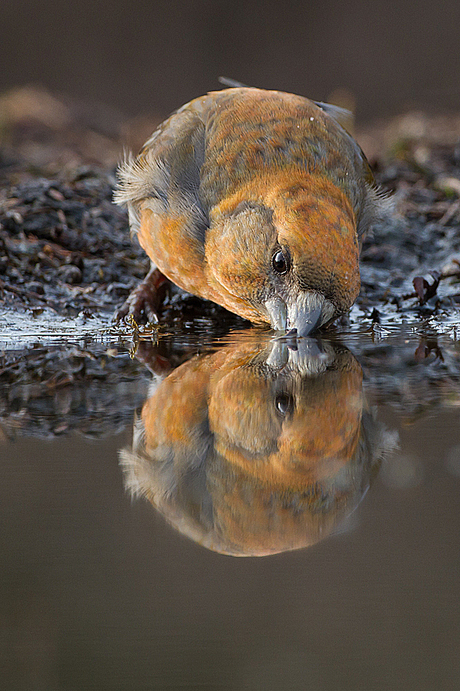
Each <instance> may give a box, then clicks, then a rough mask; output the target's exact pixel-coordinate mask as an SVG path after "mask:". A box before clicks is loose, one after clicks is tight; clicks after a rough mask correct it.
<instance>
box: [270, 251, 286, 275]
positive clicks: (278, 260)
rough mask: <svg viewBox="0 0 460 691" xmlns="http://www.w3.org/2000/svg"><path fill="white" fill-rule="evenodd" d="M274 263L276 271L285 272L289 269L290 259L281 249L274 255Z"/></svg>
mask: <svg viewBox="0 0 460 691" xmlns="http://www.w3.org/2000/svg"><path fill="white" fill-rule="evenodd" d="M272 264H273V268H274V269H275V271H276V272H277V273H279V274H285V273H286V272H287V271H288V270H289V259H288V257H287V256H286V255H285V254H284V252H282V251H281V250H278V251H277V252H275V254H274V255H273V259H272Z"/></svg>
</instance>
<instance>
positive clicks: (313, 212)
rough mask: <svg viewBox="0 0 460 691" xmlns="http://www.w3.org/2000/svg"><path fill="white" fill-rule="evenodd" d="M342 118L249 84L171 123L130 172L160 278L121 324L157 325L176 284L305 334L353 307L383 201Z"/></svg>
mask: <svg viewBox="0 0 460 691" xmlns="http://www.w3.org/2000/svg"><path fill="white" fill-rule="evenodd" d="M340 112H341V109H338V108H335V107H334V106H329V105H326V104H322V103H314V102H313V101H310V100H308V99H307V98H303V97H302V96H296V95H294V94H288V93H283V92H281V91H265V90H262V89H255V88H249V87H241V88H231V89H224V90H222V91H216V92H211V93H209V94H207V95H205V96H202V97H201V98H197V99H195V100H193V101H191V102H190V103H187V104H186V105H184V106H183V107H182V108H180V109H179V110H178V111H176V112H175V113H174V114H173V115H171V117H170V118H169V119H168V120H166V121H165V122H164V123H163V124H162V125H160V127H159V128H158V129H157V130H156V131H155V132H154V133H153V135H152V136H151V137H150V139H149V140H148V141H147V142H146V144H145V145H144V148H143V149H142V151H141V153H140V154H139V155H138V157H137V158H135V159H133V158H129V159H128V160H127V161H125V163H124V164H123V165H122V166H121V167H120V169H119V174H118V175H119V177H118V180H119V183H118V188H117V190H116V192H115V201H116V202H117V203H119V204H124V205H126V206H127V207H128V212H129V220H130V226H131V229H132V231H134V232H135V233H137V236H138V239H139V242H140V244H141V246H142V247H143V249H144V250H145V251H146V253H147V254H148V256H149V257H150V259H151V262H152V269H151V271H150V272H149V274H148V275H147V277H146V278H145V279H144V281H143V282H142V283H141V284H140V285H139V286H138V288H137V289H136V290H135V291H134V292H133V293H132V294H131V296H130V297H129V298H128V300H127V301H126V303H125V305H124V306H123V307H122V309H121V310H120V311H119V313H118V318H123V317H125V316H126V315H132V316H133V317H134V319H135V320H136V321H138V320H140V319H141V318H142V316H143V317H144V319H146V320H147V321H156V320H157V317H156V311H157V309H158V307H159V299H160V297H159V296H160V293H161V291H160V287H161V285H162V283H164V282H165V280H166V279H165V277H167V278H168V279H170V280H171V281H172V282H173V283H175V284H176V285H178V286H180V287H181V288H183V289H184V290H186V291H188V292H190V293H193V294H195V295H198V296H199V297H202V298H206V299H208V300H213V301H214V302H216V303H218V304H219V305H222V306H223V307H225V308H226V309H228V310H230V311H231V312H235V313H236V314H238V315H240V316H241V317H244V318H245V319H249V320H250V321H251V322H254V323H263V322H268V323H269V324H270V325H271V327H272V328H273V329H275V330H277V331H292V333H295V332H294V330H296V332H297V335H300V336H303V335H307V334H308V333H309V332H310V331H312V330H313V329H314V328H316V327H320V326H322V325H323V324H326V323H327V322H330V321H331V320H332V319H334V318H335V317H337V316H338V315H340V314H342V313H344V312H345V311H346V310H348V309H349V308H350V307H351V305H352V304H353V302H354V300H355V299H356V297H357V295H358V292H359V288H360V277H359V264H358V260H359V246H360V237H361V235H362V233H363V232H364V231H366V230H367V229H368V227H369V226H370V224H371V223H372V221H373V220H375V219H376V217H378V216H379V215H380V208H381V194H379V191H378V190H377V189H376V187H375V185H374V183H373V178H372V174H371V172H370V169H369V165H368V163H367V160H366V158H365V156H364V154H363V152H362V151H361V149H360V147H359V146H358V145H357V143H356V142H355V141H354V140H353V138H352V137H351V136H350V135H349V134H348V133H347V132H346V130H345V129H343V127H342V126H341V125H340V124H339V122H338V121H337V117H338V114H340ZM339 119H340V118H339Z"/></svg>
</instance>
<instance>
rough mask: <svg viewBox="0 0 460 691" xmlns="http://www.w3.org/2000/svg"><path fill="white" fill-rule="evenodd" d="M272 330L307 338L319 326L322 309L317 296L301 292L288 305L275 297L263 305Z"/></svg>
mask: <svg viewBox="0 0 460 691" xmlns="http://www.w3.org/2000/svg"><path fill="white" fill-rule="evenodd" d="M265 306H266V308H267V312H268V315H269V317H270V323H271V326H272V329H274V330H275V331H284V332H289V333H292V335H293V336H294V335H296V336H308V335H309V334H310V333H312V331H314V330H315V329H316V327H317V326H319V325H321V322H322V317H323V309H322V304H321V299H320V298H319V296H317V294H315V293H313V294H311V293H307V292H305V293H304V292H302V293H300V294H299V295H298V296H297V298H296V299H295V300H292V301H290V302H289V303H288V304H286V302H285V301H284V300H283V299H282V298H280V297H279V296H275V297H273V298H270V299H269V300H267V302H266V303H265Z"/></svg>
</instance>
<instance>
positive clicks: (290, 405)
mask: <svg viewBox="0 0 460 691" xmlns="http://www.w3.org/2000/svg"><path fill="white" fill-rule="evenodd" d="M275 407H276V410H277V411H278V413H279V414H280V415H281V416H282V417H286V416H287V415H290V414H292V411H293V410H294V400H293V398H292V396H290V395H289V394H288V393H280V394H278V396H277V397H276V398H275Z"/></svg>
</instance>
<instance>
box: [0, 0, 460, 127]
mask: <svg viewBox="0 0 460 691" xmlns="http://www.w3.org/2000/svg"><path fill="white" fill-rule="evenodd" d="M459 27H460V3H459V2H458V0H441V2H437V3H434V2H432V0H416V1H407V2H403V3H401V2H395V1H392V0H375V1H374V2H373V1H372V0H371V1H370V2H369V1H366V0H349V1H348V2H339V1H338V0H335V1H334V0H322V1H321V2H306V1H304V2H295V1H293V2H276V1H275V0H266V1H265V2H263V3H262V2H240V3H238V2H229V1H228V0H189V1H187V0H182V1H179V0H150V1H149V0H133V1H131V2H127V1H126V0H79V1H78V2H70V1H69V0H44V1H43V2H38V1H37V0H35V1H34V0H2V1H1V22H0V66H1V69H0V90H1V91H3V90H5V89H6V88H9V87H12V86H16V85H21V84H27V83H31V82H34V83H40V84H42V85H45V86H47V87H49V88H50V89H51V90H53V91H55V92H66V93H68V94H71V95H74V96H78V97H82V98H83V99H84V100H87V101H88V100H89V101H92V100H95V99H96V100H98V101H101V102H104V103H108V104H110V105H113V106H116V107H118V108H120V109H121V110H122V111H123V112H125V113H127V114H130V115H135V114H138V113H150V114H153V113H158V114H160V115H163V114H166V113H168V112H169V111H171V110H172V109H174V108H176V107H177V106H179V105H181V104H182V103H183V102H185V101H187V100H188V99H191V98H193V97H195V96H197V95H199V94H201V93H204V92H206V91H207V90H210V89H213V88H218V84H217V80H216V78H217V76H218V75H220V74H224V75H226V76H230V77H233V78H235V79H239V80H240V81H242V82H244V83H247V84H250V85H255V86H261V87H266V88H279V89H283V90H287V91H294V92H298V93H302V94H304V95H308V96H311V97H313V98H315V99H327V98H328V97H330V95H331V93H332V92H333V91H334V90H335V89H337V88H340V87H342V88H347V89H349V90H350V91H351V92H352V93H353V95H354V97H355V99H356V103H357V115H358V118H359V119H360V120H361V121H362V120H367V119H369V118H373V117H376V116H379V115H386V114H390V113H395V112H400V111H401V110H404V109H405V108H407V107H412V106H414V105H415V106H421V107H422V108H428V109H435V110H439V109H451V110H459V104H460V84H459V74H460V48H459V46H460V41H459Z"/></svg>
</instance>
